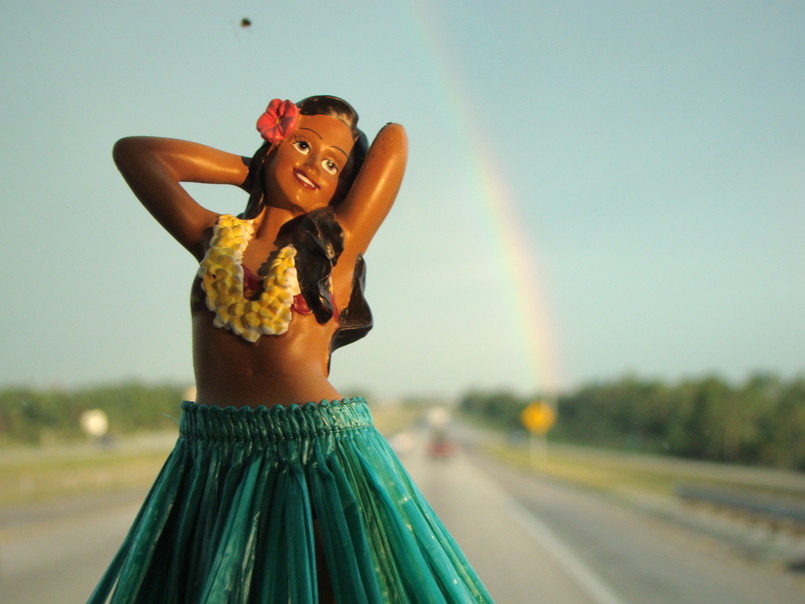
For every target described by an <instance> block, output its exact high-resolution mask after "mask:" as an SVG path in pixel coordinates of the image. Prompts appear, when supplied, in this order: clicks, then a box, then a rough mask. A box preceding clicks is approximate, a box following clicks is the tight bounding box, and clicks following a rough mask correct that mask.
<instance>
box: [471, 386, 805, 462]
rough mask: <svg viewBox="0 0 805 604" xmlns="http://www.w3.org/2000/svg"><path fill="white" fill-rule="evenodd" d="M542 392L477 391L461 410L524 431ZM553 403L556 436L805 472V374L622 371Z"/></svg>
mask: <svg viewBox="0 0 805 604" xmlns="http://www.w3.org/2000/svg"><path fill="white" fill-rule="evenodd" d="M540 398H541V397H540V396H529V397H521V396H517V395H515V394H513V393H511V392H504V391H501V392H481V391H473V392H469V393H467V394H466V395H465V396H464V397H463V399H462V401H461V408H462V410H463V411H464V412H466V413H468V414H470V415H473V416H475V417H477V418H479V419H481V420H482V421H484V422H485V423H487V424H489V425H493V426H496V427H499V428H503V429H507V430H520V429H522V425H521V423H520V413H521V412H522V410H523V409H524V408H525V406H526V405H527V404H528V403H530V402H532V401H534V400H539V399H540ZM549 402H553V403H554V404H555V405H556V411H557V422H556V425H555V426H554V427H553V428H552V429H551V431H550V438H551V439H554V440H560V441H566V442H573V443H580V444H581V443H583V444H589V445H594V446H605V447H616V448H620V449H627V450H635V451H643V452H649V453H661V454H668V455H674V456H678V457H687V458H692V459H701V460H711V461H719V462H728V463H740V464H748V465H763V466H769V467H776V468H785V469H790V470H798V471H805V375H801V376H797V377H794V378H792V379H788V380H785V379H782V378H781V377H779V376H777V375H774V374H770V373H757V374H754V375H752V376H750V377H748V378H747V379H746V380H744V381H743V382H742V383H739V384H731V383H729V382H727V381H725V380H724V379H722V378H720V377H718V376H712V375H711V376H705V377H702V378H697V379H686V380H682V381H679V382H677V383H667V382H664V381H659V380H652V379H642V378H639V377H636V376H625V377H622V378H619V379H617V380H613V381H606V382H595V383H590V384H587V385H584V386H581V387H579V388H577V389H575V390H573V391H570V392H566V393H563V394H560V395H559V396H558V397H556V400H555V401H549Z"/></svg>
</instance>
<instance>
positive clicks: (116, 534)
mask: <svg viewBox="0 0 805 604" xmlns="http://www.w3.org/2000/svg"><path fill="white" fill-rule="evenodd" d="M414 439H415V441H416V442H415V446H414V447H413V449H412V450H411V451H409V452H407V453H406V454H404V455H403V456H402V459H403V462H404V463H405V464H406V466H407V467H408V468H409V471H410V472H411V474H412V476H413V477H414V479H415V480H416V481H417V482H418V484H419V485H420V487H421V489H422V491H423V492H424V493H425V495H426V497H428V499H429V500H430V501H431V503H432V505H433V506H434V508H435V509H436V510H437V512H438V513H439V515H440V516H441V517H442V519H443V521H444V522H445V524H446V525H447V527H448V528H449V529H450V530H451V532H452V533H453V535H454V537H455V538H456V540H457V541H458V543H459V544H460V545H461V546H462V548H463V549H464V551H465V553H466V554H467V556H468V558H469V559H470V561H471V562H472V564H473V566H474V567H475V568H476V570H477V571H478V573H479V575H480V576H481V577H482V578H483V580H484V582H485V583H486V584H487V587H488V588H489V590H490V592H491V593H492V595H493V596H494V597H495V598H496V600H497V601H498V602H499V603H501V604H520V603H523V604H530V603H532V602H553V603H561V604H588V603H593V604H618V603H624V604H625V603H642V602H649V603H652V604H654V603H658V604H663V603H680V604H681V603H690V602H703V603H704V602H708V603H709V602H715V603H720V602H730V603H737V604H742V603H747V604H748V603H752V604H754V603H757V602H763V603H769V604H774V603H777V602H779V603H785V604H788V603H794V602H804V601H805V590H803V582H802V579H801V577H796V576H792V575H791V573H785V572H783V571H781V570H779V569H775V568H772V567H769V566H768V565H759V564H754V563H752V562H750V561H748V560H745V559H743V558H740V557H739V556H736V555H734V554H732V553H731V552H730V551H729V550H728V549H726V548H725V547H724V546H723V545H722V544H720V543H716V542H714V541H713V540H712V539H710V538H708V537H706V536H703V535H698V534H696V533H694V532H692V531H690V530H689V529H686V528H684V527H681V526H677V525H675V524H669V523H668V522H665V521H663V520H661V519H659V518H656V517H651V516H647V515H645V514H641V513H637V512H635V511H634V510H633V509H630V508H628V507H624V506H623V505H621V504H620V503H619V502H617V501H613V500H611V499H607V498H605V497H602V496H600V495H598V494H595V493H592V492H590V491H587V490H584V489H579V488H575V487H570V486H567V485H562V484H559V483H554V482H550V481H545V480H540V479H537V478H535V477H533V476H531V475H527V474H523V473H520V472H518V471H515V470H511V469H509V468H505V467H502V466H500V465H498V464H496V463H495V462H492V461H490V460H487V459H485V458H482V457H479V456H477V455H475V454H472V453H470V452H468V451H459V452H458V453H457V454H456V455H454V456H452V457H450V458H447V459H435V460H434V459H431V458H429V457H428V456H427V455H425V454H424V452H423V445H424V444H425V440H426V439H425V434H424V433H422V432H420V433H418V434H415V435H414ZM143 495H144V493H129V494H118V495H110V496H107V497H104V498H91V499H87V500H86V501H85V502H83V504H81V503H79V504H76V505H73V506H72V507H71V508H70V509H65V510H64V511H63V513H60V512H59V510H56V509H50V510H46V513H41V514H35V513H34V514H32V513H31V512H26V513H25V514H16V515H15V514H11V513H8V512H7V513H4V514H0V601H2V602H10V603H14V604H42V603H49V602H59V603H62V602H63V603H70V602H84V601H85V600H86V598H87V596H88V594H89V593H90V591H91V590H92V588H93V586H94V584H95V582H96V581H97V579H98V577H99V576H100V575H101V573H102V572H103V570H104V569H105V567H106V564H107V563H108V562H109V560H110V559H111V557H112V555H113V554H114V552H115V551H116V549H117V546H118V545H119V543H120V541H121V540H122V539H123V536H124V535H125V532H126V530H127V529H128V526H129V524H130V522H131V519H132V518H133V517H134V515H135V513H136V511H137V507H138V504H139V501H140V500H141V499H142V496H143Z"/></svg>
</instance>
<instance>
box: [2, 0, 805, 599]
mask: <svg viewBox="0 0 805 604" xmlns="http://www.w3.org/2000/svg"><path fill="white" fill-rule="evenodd" d="M2 15H3V19H0V31H1V32H2V35H0V57H1V58H0V77H1V78H2V80H1V81H2V82H3V102H2V107H3V111H2V112H0V125H2V131H3V133H4V136H3V140H2V142H0V145H2V148H3V162H2V163H0V177H2V183H3V197H2V209H3V213H4V219H5V220H4V224H5V226H6V228H5V229H4V230H3V232H4V236H3V238H2V243H0V246H2V247H1V248H0V251H2V254H3V257H4V258H6V270H5V284H4V286H3V290H2V291H3V293H4V296H3V304H2V309H3V311H4V313H5V316H6V320H5V321H3V322H2V325H0V334H2V342H3V347H2V353H0V354H2V357H1V358H0V360H2V362H0V599H2V600H3V601H9V602H46V601H76V602H80V601H83V600H85V599H86V597H87V595H88V591H89V590H91V589H92V587H93V586H94V583H95V581H97V578H98V576H99V575H100V573H101V572H102V571H103V568H104V567H105V564H106V563H107V562H108V560H109V559H110V558H111V556H112V554H113V553H114V551H115V548H116V546H117V545H118V544H119V543H120V540H121V539H122V537H123V535H124V534H125V530H126V527H127V526H128V523H130V521H131V518H132V516H133V514H134V513H136V509H137V505H138V503H139V501H141V500H142V497H143V495H144V490H145V489H147V486H148V484H149V483H150V482H151V481H152V480H153V477H154V475H155V474H156V472H157V471H158V469H159V467H160V465H161V463H162V460H164V457H165V455H166V453H167V451H169V450H170V447H171V445H172V442H173V440H174V439H175V434H176V420H177V419H178V414H179V409H178V401H180V400H181V399H182V398H185V397H191V398H192V390H191V388H192V364H191V355H190V321H189V313H188V312H187V310H188V309H187V299H188V291H189V287H190V282H191V279H192V276H193V273H194V271H195V266H194V261H193V259H192V258H191V256H190V255H189V254H186V253H185V252H184V251H183V250H182V249H181V248H180V246H178V245H177V244H176V243H175V242H174V241H172V240H171V238H170V237H169V236H167V235H166V234H165V233H164V232H163V231H162V230H161V228H160V227H159V226H158V225H157V224H156V223H155V222H154V221H153V219H152V218H151V217H150V216H149V215H148V213H147V212H146V211H144V210H143V209H142V208H141V207H140V205H139V204H138V203H137V201H136V199H134V197H133V195H132V194H131V193H130V191H129V190H128V189H127V187H126V185H125V183H124V182H123V180H122V179H121V178H120V176H119V175H118V174H117V171H116V169H115V167H114V164H113V163H112V161H111V148H112V145H113V144H114V142H115V141H116V140H117V139H119V138H121V137H123V136H126V135H133V134H151V135H159V136H170V137H176V138H185V139H190V140H195V141H199V142H203V143H206V144H209V145H212V146H215V147H219V148H222V149H225V150H228V151H232V152H237V153H241V154H243V155H251V154H252V153H253V151H254V150H255V149H256V148H257V147H258V146H259V143H260V139H259V136H258V134H257V132H256V130H255V129H254V124H255V121H256V119H257V117H258V116H259V115H260V113H261V112H262V111H263V110H264V108H265V106H266V105H267V103H268V101H269V100H270V99H272V98H275V97H279V98H290V99H293V100H299V99H301V98H304V97H306V96H309V95H313V94H334V95H338V96H341V97H343V98H345V99H347V100H348V101H350V102H351V103H352V104H353V105H354V106H355V107H356V108H357V110H358V111H359V112H360V114H361V125H362V127H363V129H364V130H365V131H366V132H367V135H368V136H369V137H370V138H371V137H372V136H374V134H375V133H376V132H377V130H378V129H379V128H380V127H381V126H382V125H383V124H384V123H386V122H389V121H394V122H399V123H402V124H404V125H405V127H406V128H407V130H408V133H409V138H410V161H409V166H408V171H407V175H406V179H405V182H404V184H403V188H402V190H401V192H400V195H399V197H398V201H397V203H396V205H395V208H394V209H393V210H392V212H391V214H390V216H389V218H388V219H387V221H386V223H385V225H384V226H383V228H382V229H381V231H380V233H379V235H378V237H377V238H376V240H375V242H374V243H373V244H372V247H371V248H370V250H369V253H368V254H367V263H368V287H367V297H368V299H369V301H370V303H371V305H372V309H373V313H374V315H375V328H374V330H373V331H372V333H371V336H370V337H368V338H366V339H364V340H361V341H360V342H358V343H356V344H354V345H352V346H350V347H348V348H346V349H342V350H339V351H338V353H337V354H336V355H335V356H334V358H333V372H332V380H333V382H334V384H335V385H336V387H338V388H339V389H340V390H341V391H342V392H343V393H344V394H347V395H349V394H361V395H364V396H367V397H368V398H369V400H370V403H371V404H372V406H373V409H374V413H375V416H376V418H377V421H378V425H379V427H380V428H381V430H382V431H383V432H384V434H386V435H387V436H388V438H389V440H390V441H391V442H392V443H393V444H394V446H395V447H396V448H397V450H398V452H399V453H400V455H401V457H402V458H403V460H404V462H405V463H406V465H407V466H408V467H409V469H410V470H411V472H412V474H414V477H415V478H416V479H417V480H418V481H419V482H420V484H421V485H422V487H423V490H424V491H425V492H426V495H427V496H428V497H429V498H430V499H431V500H432V501H433V503H434V506H435V507H436V508H437V511H439V513H440V514H441V515H442V516H443V517H444V519H445V522H446V523H447V524H448V526H449V528H451V530H453V532H454V533H455V535H456V537H457V539H458V541H459V543H460V544H461V545H462V546H463V547H464V548H465V550H466V551H467V553H468V556H470V559H471V560H472V561H473V563H474V564H475V565H476V567H477V568H478V570H479V573H480V574H481V576H482V577H483V578H484V579H485V580H486V581H487V583H489V586H490V590H491V591H492V593H493V595H495V596H496V598H497V599H498V601H500V602H530V601H534V600H535V599H536V598H535V596H534V594H538V595H539V596H540V597H541V600H542V601H555V602H576V601H577V602H585V601H592V602H630V601H644V602H691V601H702V602H703V601H708V602H710V601H712V602H715V601H730V602H744V601H745V602H758V601H764V602H778V601H779V602H791V601H798V600H801V598H802V597H805V587H804V586H803V570H805V544H803V526H805V509H804V508H803V505H805V504H803V500H805V479H803V470H805V353H804V352H803V346H802V342H803V341H805V319H803V313H802V308H803V307H805V280H804V279H803V278H802V275H803V273H805V270H804V269H805V239H804V238H803V237H802V236H801V232H802V224H803V223H804V222H805V203H803V202H805V194H804V193H803V191H805V186H804V185H805V179H804V178H803V174H805V169H804V168H805V111H803V109H802V98H803V97H805V95H804V94H803V93H804V92H805V90H803V88H804V87H805V79H804V78H803V73H805V41H803V36H802V31H803V26H805V7H803V5H802V3H798V2H782V1H770V2H748V1H746V2H744V1H738V2H717V1H707V2H686V1H682V2H675V3H659V2H617V3H600V2H583V1H579V2H574V1H570V2H567V1H563V2H558V1H557V2H519V1H511V2H500V3H497V4H496V5H495V7H494V8H492V7H491V5H489V4H488V3H482V2H475V1H463V2H459V1H457V0H445V1H443V2H424V1H422V0H407V1H397V0H389V1H388V2H383V3H370V2H363V1H347V2H340V3H327V4H322V5H320V6H319V5H310V4H300V3H294V2H286V3H279V2H266V1H261V2H258V1H236V2H189V1H184V0H177V1H175V2H171V3H168V4H167V5H166V4H164V3H157V2H141V3H138V4H136V5H135V4H120V3H108V2H97V1H81V0H76V1H74V2H71V3H59V2H55V1H53V0H32V1H30V2H26V3H11V2H5V3H3V5H2ZM189 189H190V191H191V192H192V193H193V194H194V195H195V196H196V197H197V199H198V200H199V201H200V202H201V203H202V204H204V205H206V206H208V207H210V208H211V209H214V210H216V211H221V212H233V213H235V212H238V211H240V210H241V209H242V208H243V206H244V205H245V199H244V197H243V194H242V192H240V191H238V190H235V189H234V188H233V189H231V190H230V189H224V190H218V188H216V187H204V186H190V187H189ZM12 265H13V266H12ZM15 267H21V268H20V269H17V268H15ZM22 269H24V270H22ZM12 280H14V281H17V282H19V283H21V285H20V287H21V289H22V291H23V294H24V295H20V296H17V295H16V293H15V292H16V286H14V287H13V288H12V287H11V281H12ZM529 405H531V407H529ZM525 409H531V412H529V413H526V414H525V415H523V412H524V410H525ZM434 410H435V411H434ZM535 418H536V419H535ZM524 420H525V421H524ZM90 537H92V538H90ZM54 543H59V544H63V545H61V546H59V547H56V546H54ZM45 578H47V580H45ZM65 594H67V595H65Z"/></svg>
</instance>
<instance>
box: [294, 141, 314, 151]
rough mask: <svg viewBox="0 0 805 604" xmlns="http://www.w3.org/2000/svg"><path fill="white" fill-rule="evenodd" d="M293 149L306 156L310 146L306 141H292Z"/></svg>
mask: <svg viewBox="0 0 805 604" xmlns="http://www.w3.org/2000/svg"><path fill="white" fill-rule="evenodd" d="M293 148H294V149H296V150H297V151H299V153H301V154H302V155H307V154H308V153H310V145H309V144H308V142H307V141H303V140H298V141H294V143H293Z"/></svg>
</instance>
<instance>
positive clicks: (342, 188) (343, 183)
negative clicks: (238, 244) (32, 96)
mask: <svg viewBox="0 0 805 604" xmlns="http://www.w3.org/2000/svg"><path fill="white" fill-rule="evenodd" d="M296 106H297V107H299V113H301V114H302V115H328V116H330V117H335V118H338V119H339V120H341V121H342V122H343V123H344V124H345V125H346V126H347V127H348V128H349V129H350V130H351V131H352V140H353V141H354V142H355V144H354V146H353V147H352V152H351V153H350V156H349V162H348V163H347V166H346V167H345V169H344V170H343V171H342V172H341V176H340V177H339V179H338V189H337V190H336V192H335V194H334V195H333V199H332V200H331V201H330V205H331V206H333V207H338V205H339V204H340V203H341V202H342V201H343V200H344V197H346V194H347V192H348V191H349V187H350V186H351V185H352V181H353V180H354V179H355V176H356V175H357V174H358V171H359V170H360V168H361V166H362V165H363V160H364V159H365V158H366V152H367V150H368V148H369V144H368V141H367V138H366V135H365V134H364V133H363V131H362V130H361V129H360V128H358V112H357V111H355V109H353V107H352V105H350V104H349V103H347V102H346V101H345V100H344V99H340V98H338V97H335V96H326V95H319V96H309V97H307V98H306V99H303V100H301V101H299V102H298V103H296ZM270 151H271V143H265V144H264V145H263V146H262V147H260V148H259V149H258V150H257V152H256V153H255V154H254V157H252V159H251V161H250V162H249V176H248V177H247V180H246V182H247V184H248V185H249V187H250V190H251V193H250V195H249V203H248V204H247V205H246V210H245V211H244V212H243V214H241V216H243V217H245V218H254V217H255V216H256V215H257V214H258V213H259V212H260V209H261V208H262V206H263V194H264V191H263V182H264V179H263V176H262V172H263V166H264V165H265V162H266V157H267V156H268V154H269V152H270Z"/></svg>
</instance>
